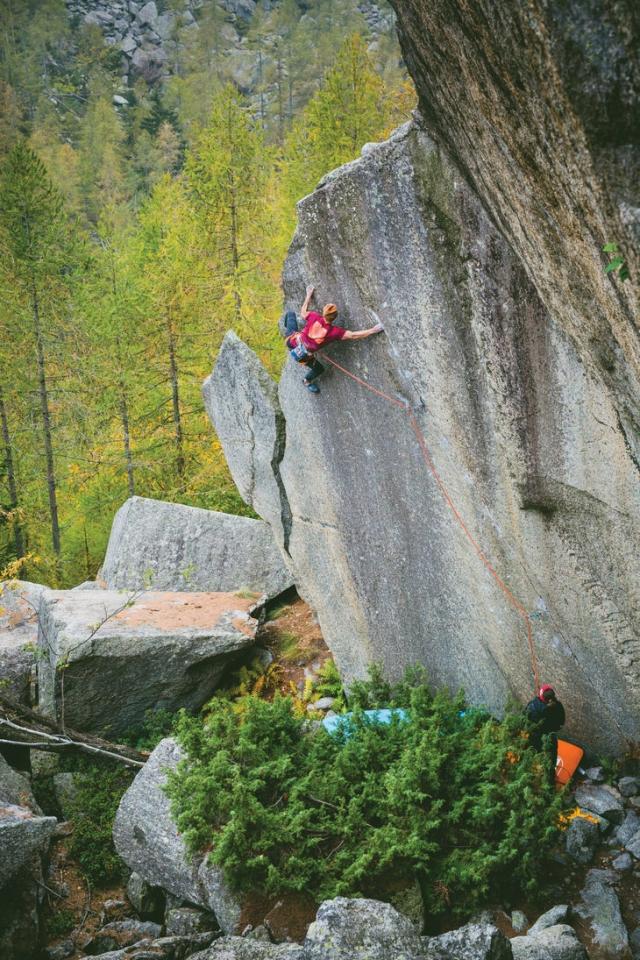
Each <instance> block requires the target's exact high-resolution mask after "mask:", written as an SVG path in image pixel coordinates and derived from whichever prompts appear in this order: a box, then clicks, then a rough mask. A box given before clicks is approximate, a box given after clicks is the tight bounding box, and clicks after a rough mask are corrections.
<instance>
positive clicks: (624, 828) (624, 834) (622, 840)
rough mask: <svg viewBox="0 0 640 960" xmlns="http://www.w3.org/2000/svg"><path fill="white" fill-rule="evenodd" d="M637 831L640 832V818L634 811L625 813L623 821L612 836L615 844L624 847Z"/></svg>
mask: <svg viewBox="0 0 640 960" xmlns="http://www.w3.org/2000/svg"><path fill="white" fill-rule="evenodd" d="M638 830H640V816H639V815H638V814H637V813H636V811H635V810H629V811H627V814H626V816H625V818H624V820H623V821H622V823H621V824H620V826H619V827H618V828H617V830H616V832H615V834H614V838H615V841H616V843H618V844H619V845H620V846H621V847H626V845H627V844H628V843H629V841H630V840H631V839H632V838H633V837H634V836H635V834H636V833H637V832H638Z"/></svg>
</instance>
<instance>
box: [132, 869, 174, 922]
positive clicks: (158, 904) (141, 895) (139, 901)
mask: <svg viewBox="0 0 640 960" xmlns="http://www.w3.org/2000/svg"><path fill="white" fill-rule="evenodd" d="M127 899H128V900H129V903H130V904H131V906H132V907H133V909H134V910H135V911H136V913H137V914H138V916H139V917H141V918H142V919H143V920H157V919H159V918H160V917H161V916H162V911H163V910H164V901H165V896H164V891H163V890H162V889H161V888H160V887H152V886H151V884H150V883H147V881H146V880H143V878H142V877H141V876H140V874H139V873H136V871H135V870H134V871H133V873H132V874H131V876H130V877H129V880H128V881H127Z"/></svg>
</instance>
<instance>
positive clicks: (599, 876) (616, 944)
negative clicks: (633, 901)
mask: <svg viewBox="0 0 640 960" xmlns="http://www.w3.org/2000/svg"><path fill="white" fill-rule="evenodd" d="M615 880H616V874H615V873H614V872H613V871H611V870H590V871H589V873H588V874H587V879H586V883H585V885H584V887H583V889H582V891H581V896H582V900H581V901H580V903H579V904H578V905H577V907H576V913H577V914H578V916H580V917H582V919H583V920H586V921H587V922H588V924H589V926H590V935H591V939H592V941H593V944H594V947H595V948H596V949H597V950H598V951H600V953H599V955H600V956H601V957H602V958H606V960H627V958H628V956H629V936H628V933H627V928H626V927H625V925H624V923H623V920H622V914H621V912H620V902H619V900H618V896H617V894H616V892H615V890H614V889H613V886H612V885H613V883H614V882H615Z"/></svg>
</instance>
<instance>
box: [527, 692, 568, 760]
mask: <svg viewBox="0 0 640 960" xmlns="http://www.w3.org/2000/svg"><path fill="white" fill-rule="evenodd" d="M524 712H525V714H526V717H527V720H528V721H529V722H530V723H531V724H532V726H533V730H532V731H531V744H532V746H534V747H538V748H540V747H541V746H542V738H543V737H544V736H546V735H547V734H549V733H557V732H558V730H559V729H560V727H562V726H564V721H565V715H564V707H563V706H562V704H561V703H560V701H559V700H552V701H551V703H544V702H543V701H542V700H541V699H540V697H536V698H535V699H534V700H531V701H530V702H529V703H528V704H527V706H526V707H525V711H524Z"/></svg>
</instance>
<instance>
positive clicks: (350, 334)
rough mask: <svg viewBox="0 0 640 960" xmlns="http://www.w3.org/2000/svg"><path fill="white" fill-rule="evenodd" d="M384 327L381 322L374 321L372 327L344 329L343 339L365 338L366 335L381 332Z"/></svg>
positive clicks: (369, 335) (370, 335)
mask: <svg viewBox="0 0 640 960" xmlns="http://www.w3.org/2000/svg"><path fill="white" fill-rule="evenodd" d="M383 330H384V327H383V326H382V324H381V323H376V325H375V326H374V327H369V329H368V330H345V334H344V337H343V338H342V339H343V340H366V338H367V337H372V336H373V335H374V333H382V331H383Z"/></svg>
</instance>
